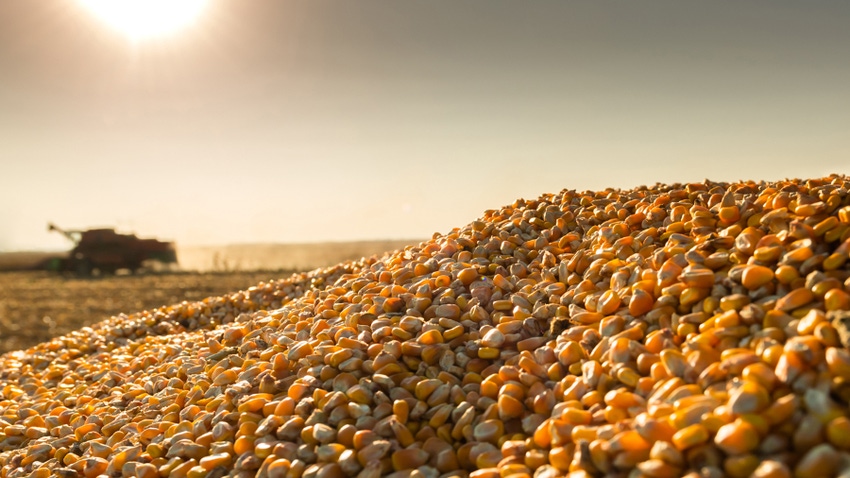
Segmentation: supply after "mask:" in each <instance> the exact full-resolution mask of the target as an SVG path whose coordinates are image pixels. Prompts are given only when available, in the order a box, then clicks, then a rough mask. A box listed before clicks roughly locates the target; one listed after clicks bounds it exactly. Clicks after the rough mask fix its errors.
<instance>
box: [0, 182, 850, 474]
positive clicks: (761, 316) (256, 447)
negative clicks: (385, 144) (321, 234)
mask: <svg viewBox="0 0 850 478" xmlns="http://www.w3.org/2000/svg"><path fill="white" fill-rule="evenodd" d="M848 253H850V178H847V177H843V176H830V177H826V178H822V179H812V180H785V181H779V182H740V183H714V182H704V183H696V184H674V185H655V186H652V187H640V188H636V189H633V190H615V189H608V190H605V191H599V192H576V191H566V190H565V191H561V192H560V193H557V194H547V195H543V196H541V197H540V198H538V199H536V200H518V201H516V202H515V203H513V204H512V205H509V206H506V207H503V208H501V209H497V210H490V211H486V213H485V214H484V216H483V217H481V218H480V219H479V220H476V221H473V222H472V223H470V224H469V225H467V226H465V227H462V228H458V229H455V230H452V231H451V232H450V233H448V234H445V235H435V236H434V238H433V239H432V240H430V241H426V242H423V243H421V244H419V245H416V246H410V247H407V248H405V249H404V250H400V251H397V252H395V253H392V254H388V255H385V256H383V257H381V258H377V257H373V258H370V259H363V260H361V261H358V262H347V263H343V264H340V265H337V266H335V267H331V268H327V269H321V270H315V271H312V272H309V273H305V274H298V275H294V276H292V277H290V278H288V279H283V280H278V281H272V282H268V283H261V284H259V285H258V286H256V287H252V288H250V289H248V290H246V291H242V292H238V293H234V294H231V295H226V296H222V297H212V298H208V299H206V300H203V301H199V302H193V303H185V302H184V303H182V304H177V305H172V306H167V307H162V308H159V309H156V310H150V311H147V312H142V313H137V314H133V315H129V316H127V315H120V316H116V317H113V318H111V319H109V320H106V321H104V322H101V323H98V324H96V325H94V326H92V327H86V328H83V329H81V330H79V331H78V332H74V333H72V334H69V335H67V336H64V337H60V338H57V339H54V340H52V341H50V342H46V343H43V344H41V345H38V346H36V347H33V348H30V349H28V350H25V351H21V352H15V353H9V354H6V355H4V356H2V358H0V391H1V393H0V470H2V471H0V475H2V476H3V477H22V476H32V477H46V476H62V477H72V476H85V477H88V478H92V477H96V476H108V477H112V476H125V477H129V476H139V477H144V478H150V477H168V476H171V477H183V476H189V477H221V476H238V477H243V476H244V477H249V476H259V477H270V478H271V477H299V476H303V477H312V478H328V477H344V476H351V477H355V476H358V477H364V478H365V477H379V476H392V477H399V478H400V477H423V478H437V477H449V476H459V477H466V476H468V477H474V478H495V477H504V478H506V477H527V476H533V477H535V478H551V477H556V476H565V475H567V476H571V477H603V476H610V477H620V476H622V477H653V478H666V477H677V476H687V477H689V478H697V477H722V476H729V477H748V476H753V477H757V478H766V477H792V476H793V477H832V476H844V477H847V476H850V418H848V415H850V408H848V402H850V351H848V348H847V347H848V342H849V341H850V334H848V326H847V325H848V324H846V323H845V322H846V321H850V312H848V311H850V294H848V292H850V279H848V277H850V261H848Z"/></svg>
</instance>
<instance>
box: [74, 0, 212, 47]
mask: <svg viewBox="0 0 850 478" xmlns="http://www.w3.org/2000/svg"><path fill="white" fill-rule="evenodd" d="M80 2H82V4H83V5H85V7H86V8H88V9H89V10H91V12H92V13H93V14H95V15H97V16H98V17H100V18H101V19H102V20H103V21H105V22H106V23H107V24H108V25H109V26H111V27H113V28H115V29H117V30H118V31H119V32H121V33H124V34H126V35H127V36H128V37H130V38H131V39H133V40H144V39H147V38H150V37H156V36H159V35H166V34H169V33H174V32H177V31H179V30H180V29H182V28H184V27H186V26H187V25H189V24H191V23H192V22H193V21H195V20H196V19H197V17H198V15H200V14H201V11H202V10H203V8H204V6H205V4H206V3H207V1H206V0H80Z"/></svg>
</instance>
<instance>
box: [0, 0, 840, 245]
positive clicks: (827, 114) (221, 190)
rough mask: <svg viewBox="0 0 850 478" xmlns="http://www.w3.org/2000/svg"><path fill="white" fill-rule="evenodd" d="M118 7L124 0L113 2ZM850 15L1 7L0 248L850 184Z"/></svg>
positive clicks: (827, 7)
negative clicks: (161, 30) (657, 193)
mask: <svg viewBox="0 0 850 478" xmlns="http://www.w3.org/2000/svg"><path fill="white" fill-rule="evenodd" d="M116 1H117V0H116ZM848 25H850V2H847V1H839V0H836V1H810V2H800V1H784V0H770V1H760V2H738V1H736V2H723V1H710V2H709V1H683V0H671V1H644V0H642V1H619V2H615V1H593V2H589V1H588V2H578V1H567V0H563V1H551V2H542V1H532V2H519V1H495V0H480V1H470V0H464V1H455V0H452V1H435V0H429V1H389V0H387V1H368V0H357V1H343V0H339V1H317V0H310V1H282V0H228V1H224V0H220V1H211V2H210V3H209V5H208V6H207V8H206V9H205V11H204V14H203V16H202V17H201V18H200V19H199V20H198V21H197V22H196V24H195V25H194V26H193V27H192V28H190V29H187V30H183V31H181V32H178V33H175V34H173V35H171V36H168V37H163V38H160V39H156V40H153V41H136V42H134V41H131V40H130V39H128V38H127V37H126V36H125V35H123V34H122V33H121V32H118V31H116V30H114V29H110V28H109V27H107V26H105V25H104V24H103V23H102V22H101V21H100V20H99V19H97V18H95V17H94V16H92V15H91V13H90V12H89V11H87V10H85V9H83V8H82V7H81V6H80V5H79V4H78V3H76V2H75V1H74V0H61V1H60V0H38V1H30V0H0V250H18V249H40V248H58V249H62V248H64V247H66V243H65V242H64V240H63V239H62V238H61V237H60V236H58V235H56V236H54V235H51V234H48V232H47V231H46V223H47V222H48V221H54V222H56V223H58V224H60V225H63V226H66V227H72V228H84V227H89V226H98V225H116V226H119V227H120V228H123V229H125V230H133V231H135V232H137V233H139V234H140V235H144V236H158V237H164V238H169V239H174V240H177V241H178V242H179V243H181V244H219V243H231V242H308V241H327V240H350V239H368V238H425V237H430V235H431V234H432V233H433V232H446V231H448V230H450V229H451V228H452V227H455V226H462V225H464V224H467V223H468V222H469V221H471V220H473V219H475V218H477V217H478V216H480V215H481V213H482V212H483V211H484V210H485V209H489V208H497V207H500V206H501V205H503V204H506V203H510V202H512V201H513V200H514V199H516V198H518V197H536V196H537V195H538V194H540V193H544V192H557V191H559V190H561V189H562V188H565V187H568V188H575V189H601V188H605V187H608V186H615V187H633V186H636V185H639V184H645V183H654V182H656V181H660V182H677V181H678V182H684V181H699V180H702V179H705V178H711V179H716V180H736V179H780V178H783V177H815V176H822V175H826V174H828V173H830V172H839V173H845V174H850V134H848V126H850V88H848V85H850V61H848V58H850V28H848Z"/></svg>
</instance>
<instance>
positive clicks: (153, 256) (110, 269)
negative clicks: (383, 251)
mask: <svg viewBox="0 0 850 478" xmlns="http://www.w3.org/2000/svg"><path fill="white" fill-rule="evenodd" d="M47 229H48V231H57V232H59V233H61V234H62V235H64V236H65V237H67V238H68V239H70V240H71V241H72V242H73V243H74V248H73V249H71V251H70V252H69V254H68V256H67V257H55V258H51V259H48V260H47V261H45V264H44V266H45V268H46V269H47V270H50V271H56V272H73V273H75V274H77V275H80V276H89V275H92V274H93V273H95V272H97V273H100V274H114V273H115V272H117V271H118V270H119V269H126V270H129V271H130V272H132V273H135V272H138V271H139V270H140V269H142V267H144V266H145V265H146V264H147V263H149V262H155V263H160V264H164V265H167V266H170V265H174V264H177V251H176V249H175V247H174V243H173V242H163V241H159V240H157V239H140V238H138V237H136V236H135V234H119V233H117V232H115V230H114V229H88V230H85V231H69V230H64V229H62V228H60V227H57V226H56V225H54V224H48V226H47Z"/></svg>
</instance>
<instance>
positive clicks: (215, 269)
mask: <svg viewBox="0 0 850 478" xmlns="http://www.w3.org/2000/svg"><path fill="white" fill-rule="evenodd" d="M415 242H417V241H413V240H410V241H401V240H397V241H357V242H340V243H317V244H256V245H255V244H243V245H229V246H204V247H184V248H180V249H178V258H179V259H180V270H176V271H167V272H162V271H159V272H156V271H153V272H148V273H142V274H138V275H129V274H119V275H110V276H103V277H94V278H79V277H75V276H72V275H68V274H65V275H62V274H58V273H51V272H45V271H38V270H27V269H33V268H34V267H35V266H36V265H37V264H38V263H40V262H41V261H43V260H44V259H46V258H49V257H52V256H55V255H56V253H48V252H10V253H0V353H5V352H8V351H11V350H18V349H22V348H27V347H30V346H32V345H35V344H38V343H40V342H43V341H45V340H48V339H50V338H52V337H55V336H59V335H63V334H66V333H68V332H71V331H73V330H76V329H79V328H81V327H84V326H86V325H90V324H92V323H95V322H99V321H101V320H103V319H106V318H108V317H110V316H113V315H116V314H119V313H126V314H131V313H133V312H138V311H141V310H146V309H152V308H157V307H160V306H163V305H169V304H175V303H179V302H182V301H184V300H185V301H194V300H201V299H204V298H206V297H210V296H217V295H223V294H226V293H229V292H236V291H239V290H244V289H246V288H248V287H251V286H254V285H257V284H258V283H259V282H262V281H269V280H274V279H281V278H284V277H288V276H289V275H291V274H292V273H294V272H299V271H304V270H310V269H315V268H317V267H324V266H330V265H334V264H337V263H339V262H342V261H345V260H349V259H359V258H361V257H364V256H371V255H374V254H381V253H383V252H388V251H392V250H396V249H399V248H403V247H404V246H406V245H408V244H413V243H415Z"/></svg>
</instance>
